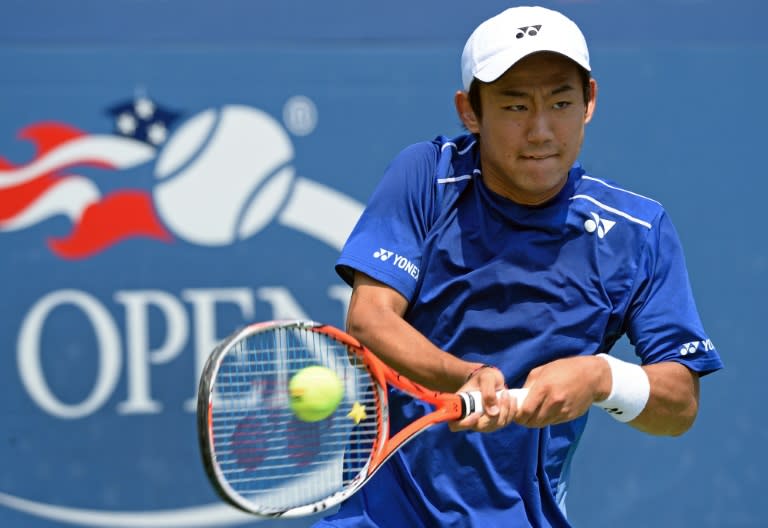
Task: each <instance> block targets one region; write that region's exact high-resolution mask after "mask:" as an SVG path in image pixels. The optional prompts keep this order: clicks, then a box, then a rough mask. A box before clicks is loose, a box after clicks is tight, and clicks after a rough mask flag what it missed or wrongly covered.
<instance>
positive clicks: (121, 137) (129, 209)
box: [0, 97, 179, 259]
mask: <svg viewBox="0 0 768 528" xmlns="http://www.w3.org/2000/svg"><path fill="white" fill-rule="evenodd" d="M109 113H110V114H111V115H112V116H113V118H114V123H115V130H114V134H89V133H87V132H84V131H82V130H79V129H77V128H76V127H73V126H71V125H69V124H66V123H60V122H53V121H48V122H39V123H35V124H32V125H30V126H26V127H24V128H23V129H21V130H20V131H19V133H18V138H19V139H20V140H25V141H29V142H31V143H32V144H33V145H34V146H35V154H34V157H33V159H32V160H31V161H29V162H27V163H24V164H14V163H11V162H10V161H8V159H6V158H5V157H2V156H0V233H2V232H9V231H18V230H22V229H26V228H29V227H31V226H34V225H36V224H39V223H41V222H43V221H45V220H48V219H50V218H52V217H55V216H59V215H63V216H65V217H67V218H69V220H70V221H71V222H72V229H71V231H70V233H69V234H68V235H66V236H64V237H59V238H55V237H50V238H49V239H48V241H47V244H48V247H49V248H50V250H51V251H52V252H53V253H54V254H55V255H57V256H59V257H61V258H64V259H82V258H87V257H90V256H92V255H94V254H96V253H99V252H101V251H103V250H104V249H106V248H108V247H109V246H111V245H113V244H116V243H117V242H119V241H121V240H124V239H127V238H131V237H148V238H152V239H156V240H160V241H166V242H167V241H170V240H172V239H173V236H172V235H171V234H170V232H169V231H168V230H167V229H166V228H165V227H164V226H163V225H162V222H160V220H159V218H158V216H157V213H156V211H155V207H154V205H153V202H152V196H151V194H150V193H148V192H147V191H145V190H141V189H135V190H133V189H120V190H117V191H113V192H111V193H109V194H106V195H103V194H102V192H101V191H100V189H99V187H98V186H97V185H96V184H95V183H94V182H93V181H92V180H91V179H90V178H88V177H85V176H83V175H81V174H78V169H82V168H85V167H96V168H100V169H102V170H104V169H106V170H114V171H120V170H125V169H129V168H133V167H137V166H139V165H142V164H144V163H147V162H150V161H152V160H154V159H155V158H156V156H157V149H158V147H159V146H160V145H161V144H162V143H163V142H165V140H166V138H167V131H168V127H169V125H170V124H171V123H172V122H173V121H174V120H175V119H177V118H178V115H179V114H177V113H175V112H171V111H168V110H166V109H162V108H158V107H157V106H156V105H155V104H154V103H153V102H152V101H151V100H150V99H148V98H146V97H139V98H136V99H135V100H134V101H131V102H128V103H124V104H120V105H116V106H114V107H112V108H111V109H109Z"/></svg>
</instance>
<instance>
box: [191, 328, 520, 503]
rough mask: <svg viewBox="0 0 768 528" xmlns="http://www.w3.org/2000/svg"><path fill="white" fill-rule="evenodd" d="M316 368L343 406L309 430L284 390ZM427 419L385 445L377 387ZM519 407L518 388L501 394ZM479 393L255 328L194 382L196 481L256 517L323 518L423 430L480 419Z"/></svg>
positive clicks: (354, 348)
mask: <svg viewBox="0 0 768 528" xmlns="http://www.w3.org/2000/svg"><path fill="white" fill-rule="evenodd" d="M314 365H320V366H323V367H326V368H329V369H331V370H332V371H333V372H334V373H335V374H336V375H337V376H338V378H339V379H340V380H341V382H342V386H343V389H344V391H343V397H342V400H341V403H340V404H339V405H338V407H337V408H336V409H335V410H334V411H333V413H332V414H331V415H330V416H328V417H327V418H325V419H322V420H319V421H316V422H306V421H302V420H299V419H298V418H297V416H296V415H295V414H294V413H293V411H292V410H291V407H290V395H289V391H288V384H289V382H290V380H291V378H292V376H293V375H294V374H296V373H297V372H298V371H300V370H302V369H304V368H305V367H309V366H314ZM388 387H396V388H398V389H400V390H401V391H404V392H406V393H408V394H410V395H411V396H413V397H415V398H418V399H420V400H422V401H424V402H427V403H429V404H431V405H432V406H434V410H433V411H432V412H430V413H428V414H426V415H425V416H422V417H421V418H418V419H417V420H415V421H414V422H413V423H411V424H410V425H408V426H406V427H404V428H403V429H401V430H400V431H399V432H397V433H396V434H394V435H391V436H390V428H389V415H388V405H387V388H388ZM509 392H510V394H511V395H512V396H515V397H516V398H518V403H519V404H520V403H522V400H523V399H524V398H525V395H526V393H527V391H526V389H510V390H509ZM482 408H483V405H482V398H481V396H480V392H479V391H478V392H468V393H458V394H447V393H440V392H435V391H430V390H428V389H426V388H424V387H422V386H420V385H418V384H416V383H414V382H413V381H410V380H408V379H407V378H405V377H404V376H402V375H400V374H398V373H397V372H395V371H394V370H392V369H391V368H390V367H388V366H386V365H385V364H384V363H383V362H382V361H381V360H379V359H378V358H377V357H376V356H375V355H374V354H373V353H371V352H370V351H369V350H368V349H366V348H365V347H364V346H362V345H361V344H360V343H359V342H358V341H357V340H356V339H355V338H354V337H352V336H350V335H348V334H346V333H345V332H342V331H341V330H338V329H336V328H333V327H331V326H328V325H322V324H319V323H316V322H312V321H270V322H263V323H256V324H252V325H250V326H247V327H245V328H243V329H242V330H239V331H238V332H235V333H234V334H232V335H231V336H229V337H228V338H226V339H225V340H224V341H222V342H221V343H220V344H219V345H218V346H217V347H216V349H215V350H214V351H213V352H212V353H211V355H210V356H209V358H208V360H207V362H206V364H205V366H204V368H203V373H202V376H201V378H200V386H199V391H198V400H197V425H198V436H199V441H200V450H201V454H202V458H203V464H204V466H205V469H206V473H207V474H208V477H209V479H210V481H211V483H212V484H213V486H214V488H215V489H216V491H217V492H218V494H219V495H220V496H221V497H222V498H223V499H225V500H226V501H227V502H229V503H231V504H232V505H234V506H236V507H238V508H240V509H242V510H245V511H246V512H249V513H253V514H256V515H260V516H266V517H280V516H284V517H299V516H303V515H309V514H313V513H317V512H320V511H323V510H325V509H328V508H330V507H332V506H334V505H336V504H338V503H340V502H341V501H343V500H345V499H346V498H347V497H349V496H351V495H352V494H353V493H355V491H357V490H358V489H360V487H362V486H363V485H364V484H365V483H366V482H367V481H368V480H369V479H370V478H371V476H373V474H374V473H375V472H376V470H378V469H379V468H380V467H381V466H382V464H384V463H385V462H386V461H387V460H388V459H389V457H390V456H392V454H393V453H395V451H396V450H397V449H398V448H400V447H402V446H403V445H404V444H405V443H406V442H408V441H409V440H410V439H412V438H413V437H415V436H416V435H418V434H419V433H420V432H422V431H424V430H425V429H427V428H428V427H430V426H432V425H435V424H438V423H441V422H448V421H452V420H458V419H461V418H463V417H466V416H468V415H469V414H470V413H472V412H480V411H482Z"/></svg>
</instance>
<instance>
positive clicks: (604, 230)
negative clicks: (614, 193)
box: [584, 213, 616, 238]
mask: <svg viewBox="0 0 768 528" xmlns="http://www.w3.org/2000/svg"><path fill="white" fill-rule="evenodd" d="M589 214H590V215H592V218H588V219H587V220H586V221H585V222H584V229H585V230H586V231H587V233H594V232H595V231H597V236H598V238H603V237H605V235H607V234H608V231H610V230H611V229H612V228H613V226H615V225H616V222H615V221H613V220H606V219H605V218H600V217H599V216H598V215H597V213H589Z"/></svg>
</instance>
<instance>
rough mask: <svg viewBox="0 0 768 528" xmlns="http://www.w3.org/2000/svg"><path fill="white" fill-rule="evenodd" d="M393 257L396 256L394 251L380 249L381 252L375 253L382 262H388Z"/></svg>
mask: <svg viewBox="0 0 768 528" xmlns="http://www.w3.org/2000/svg"><path fill="white" fill-rule="evenodd" d="M392 255H394V253H393V252H392V251H389V250H388V249H384V248H380V249H379V250H377V251H374V252H373V256H374V257H375V258H377V259H379V260H381V261H382V262H386V261H387V260H388V259H389V257H391V256H392Z"/></svg>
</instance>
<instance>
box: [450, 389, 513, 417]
mask: <svg viewBox="0 0 768 528" xmlns="http://www.w3.org/2000/svg"><path fill="white" fill-rule="evenodd" d="M505 390H506V392H508V393H509V395H510V396H511V397H512V398H515V400H516V402H517V406H518V407H520V406H521V405H522V404H523V402H524V401H525V398H526V396H528V389H502V390H500V391H498V392H497V393H496V396H497V397H499V398H500V397H501V395H502V394H503V393H504V391H505ZM459 396H461V400H462V402H463V404H462V416H461V417H462V418H466V417H467V416H469V415H470V414H472V413H479V412H483V396H482V395H481V393H480V391H470V392H460V393H459Z"/></svg>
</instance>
